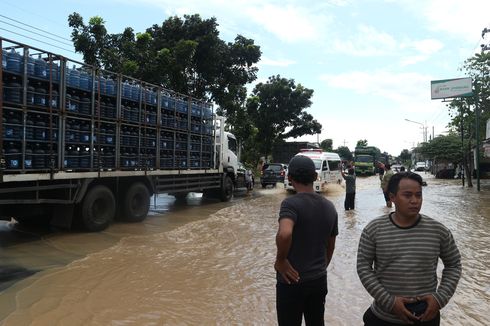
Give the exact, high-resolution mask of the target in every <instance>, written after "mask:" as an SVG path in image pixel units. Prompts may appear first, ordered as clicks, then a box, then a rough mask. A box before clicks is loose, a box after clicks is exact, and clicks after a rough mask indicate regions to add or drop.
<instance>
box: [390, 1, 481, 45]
mask: <svg viewBox="0 0 490 326" xmlns="http://www.w3.org/2000/svg"><path fill="white" fill-rule="evenodd" d="M399 4H402V5H403V6H405V7H406V8H409V9H410V10H411V11H412V12H414V13H416V14H417V15H421V16H422V17H424V18H425V19H426V21H427V23H428V24H429V26H428V28H429V29H432V30H434V31H439V32H442V33H444V34H450V35H454V36H456V37H458V38H462V39H464V40H466V41H467V42H470V43H476V42H477V41H478V40H479V38H480V36H481V31H482V30H483V28H485V27H489V26H490V16H489V14H488V13H489V12H490V1H485V0H482V1H480V0H467V1H461V0H431V1H413V0H401V1H400V2H399Z"/></svg>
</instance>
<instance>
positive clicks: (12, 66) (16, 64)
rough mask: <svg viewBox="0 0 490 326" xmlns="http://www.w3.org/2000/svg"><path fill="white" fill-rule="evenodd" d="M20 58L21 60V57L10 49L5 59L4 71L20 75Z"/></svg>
mask: <svg viewBox="0 0 490 326" xmlns="http://www.w3.org/2000/svg"><path fill="white" fill-rule="evenodd" d="M22 58H23V56H22V55H20V54H19V53H18V52H16V51H15V50H14V49H12V50H11V51H10V52H9V54H8V57H7V65H6V70H9V71H13V72H17V73H22V66H23V64H22V62H23V60H22Z"/></svg>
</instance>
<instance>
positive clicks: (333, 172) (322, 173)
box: [284, 149, 343, 192]
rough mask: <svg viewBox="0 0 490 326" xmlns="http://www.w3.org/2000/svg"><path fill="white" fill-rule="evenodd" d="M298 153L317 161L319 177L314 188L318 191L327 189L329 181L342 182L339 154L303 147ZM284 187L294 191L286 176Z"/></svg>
mask: <svg viewBox="0 0 490 326" xmlns="http://www.w3.org/2000/svg"><path fill="white" fill-rule="evenodd" d="M296 155H304V156H308V157H309V158H311V159H312V160H313V162H314V163H315V167H316V172H317V173H318V178H317V180H316V181H315V182H314V183H313V189H315V191H316V192H323V191H325V190H326V188H327V184H329V183H339V184H340V183H342V179H343V178H342V174H341V173H340V166H341V164H342V161H341V160H340V156H339V154H337V153H330V152H323V151H322V150H321V149H302V150H301V152H299V153H298V154H296ZM284 188H285V189H286V190H289V191H294V188H293V186H292V185H291V184H290V183H289V181H288V179H287V177H286V178H284Z"/></svg>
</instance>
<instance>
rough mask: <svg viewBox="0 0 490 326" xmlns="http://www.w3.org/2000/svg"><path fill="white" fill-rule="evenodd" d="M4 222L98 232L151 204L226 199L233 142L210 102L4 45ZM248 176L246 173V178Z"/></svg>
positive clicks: (234, 182)
mask: <svg viewBox="0 0 490 326" xmlns="http://www.w3.org/2000/svg"><path fill="white" fill-rule="evenodd" d="M0 47H1V48H2V52H1V53H0V58H1V61H2V65H1V68H0V116H1V117H2V123H1V124H0V217H1V218H3V219H10V218H12V217H13V218H15V219H16V220H17V221H19V222H21V223H29V222H39V221H41V220H43V219H45V220H46V222H49V223H51V224H52V225H56V226H60V227H66V228H69V227H71V226H72V225H73V224H74V223H73V222H77V225H81V226H82V227H84V228H85V229H86V230H88V231H101V230H103V229H105V228H106V227H107V226H108V225H109V224H110V223H111V222H112V220H113V219H115V218H118V219H121V220H124V221H130V222H138V221H142V220H143V219H145V217H146V216H147V213H148V210H149V203H150V197H151V196H152V195H154V194H157V193H168V194H171V195H175V196H176V197H183V196H186V195H187V193H189V192H203V194H204V195H205V196H210V197H217V198H220V199H221V200H223V201H227V200H230V199H231V197H232V196H233V191H234V188H236V187H245V178H244V173H240V171H239V168H238V164H239V162H238V159H237V152H238V151H237V141H236V139H235V137H234V136H233V135H232V134H230V133H227V132H225V131H224V120H223V119H222V118H220V117H217V116H216V115H215V114H214V112H213V106H212V105H211V104H210V103H206V102H204V101H201V100H198V99H194V98H192V97H189V96H185V95H182V94H178V93H176V92H172V91H171V90H168V89H164V88H162V87H160V86H157V85H152V84H149V83H146V82H145V81H142V80H137V79H133V78H131V77H128V76H124V75H121V74H116V73H112V72H109V71H105V70H102V69H98V68H96V67H93V66H90V65H86V64H84V63H81V62H78V61H74V60H71V59H67V58H65V57H63V56H60V55H57V54H53V53H50V52H47V51H44V50H41V49H38V48H34V47H30V46H28V45H25V44H21V43H18V42H16V41H13V40H9V39H5V38H1V37H0ZM242 172H244V171H242Z"/></svg>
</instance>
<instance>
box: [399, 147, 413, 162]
mask: <svg viewBox="0 0 490 326" xmlns="http://www.w3.org/2000/svg"><path fill="white" fill-rule="evenodd" d="M398 157H399V158H400V160H401V161H402V162H406V161H409V160H411V159H412V154H411V153H410V152H409V151H408V149H404V150H402V151H401V153H400V156H398Z"/></svg>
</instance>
